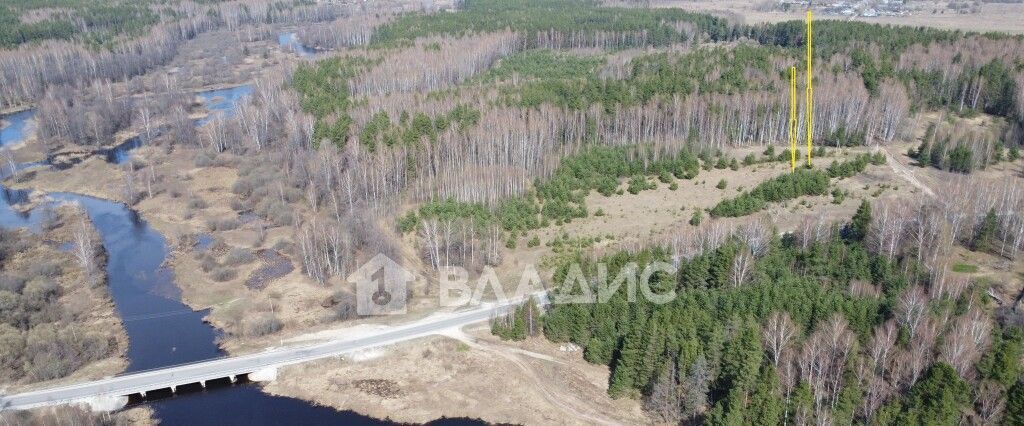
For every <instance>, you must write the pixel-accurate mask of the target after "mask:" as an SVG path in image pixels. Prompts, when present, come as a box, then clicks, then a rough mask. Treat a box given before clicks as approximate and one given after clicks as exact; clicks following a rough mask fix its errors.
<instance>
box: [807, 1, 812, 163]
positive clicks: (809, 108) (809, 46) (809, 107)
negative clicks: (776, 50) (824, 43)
mask: <svg viewBox="0 0 1024 426" xmlns="http://www.w3.org/2000/svg"><path fill="white" fill-rule="evenodd" d="M812 34H813V31H812V30H811V11H810V10H808V11H807V166H808V167H809V166H810V165H811V135H812V134H813V133H814V88H813V81H814V73H813V72H812V71H811V51H812V37H813V35H812Z"/></svg>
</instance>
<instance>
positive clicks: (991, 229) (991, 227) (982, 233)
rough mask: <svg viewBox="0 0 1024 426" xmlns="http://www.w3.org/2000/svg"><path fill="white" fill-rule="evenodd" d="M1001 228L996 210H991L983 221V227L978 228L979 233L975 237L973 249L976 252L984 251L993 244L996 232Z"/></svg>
mask: <svg viewBox="0 0 1024 426" xmlns="http://www.w3.org/2000/svg"><path fill="white" fill-rule="evenodd" d="M998 228H999V219H998V218H996V210H995V209H989V210H988V213H986V214H985V219H982V221H981V225H980V226H978V232H977V233H976V234H975V235H974V241H973V242H972V244H971V245H972V248H973V249H974V250H984V249H986V248H987V247H988V246H989V244H990V243H991V242H992V239H993V238H995V236H996V231H997V230H998Z"/></svg>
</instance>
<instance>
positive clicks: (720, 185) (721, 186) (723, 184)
mask: <svg viewBox="0 0 1024 426" xmlns="http://www.w3.org/2000/svg"><path fill="white" fill-rule="evenodd" d="M727 186H729V182H726V181H725V179H722V180H720V181H718V185H715V188H718V189H725V187H727Z"/></svg>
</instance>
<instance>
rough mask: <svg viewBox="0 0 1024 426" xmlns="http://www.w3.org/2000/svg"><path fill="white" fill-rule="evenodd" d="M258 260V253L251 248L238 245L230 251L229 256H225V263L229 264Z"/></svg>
mask: <svg viewBox="0 0 1024 426" xmlns="http://www.w3.org/2000/svg"><path fill="white" fill-rule="evenodd" d="M254 260H256V255H255V254H253V252H252V250H251V249H247V248H242V247H236V248H233V249H231V251H229V252H228V255H227V257H225V258H224V264H225V265H229V266H237V265H243V264H246V263H251V262H252V261H254Z"/></svg>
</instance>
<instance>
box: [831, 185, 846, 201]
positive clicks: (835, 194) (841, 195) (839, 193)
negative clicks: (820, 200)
mask: <svg viewBox="0 0 1024 426" xmlns="http://www.w3.org/2000/svg"><path fill="white" fill-rule="evenodd" d="M845 200H846V192H845V191H843V190H840V189H839V188H836V189H833V190H832V204H843V201H845Z"/></svg>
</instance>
